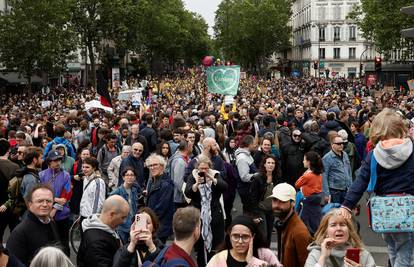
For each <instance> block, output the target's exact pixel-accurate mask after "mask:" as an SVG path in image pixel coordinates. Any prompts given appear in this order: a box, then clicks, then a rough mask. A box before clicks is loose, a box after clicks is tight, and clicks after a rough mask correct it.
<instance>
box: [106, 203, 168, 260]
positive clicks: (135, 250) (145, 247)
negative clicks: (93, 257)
mask: <svg viewBox="0 0 414 267" xmlns="http://www.w3.org/2000/svg"><path fill="white" fill-rule="evenodd" d="M159 225H160V224H159V221H158V217H157V215H155V213H154V211H152V210H151V209H150V208H148V207H144V208H142V209H140V210H139V211H138V213H137V214H136V215H135V217H134V223H133V224H132V225H131V228H130V233H129V235H130V242H129V243H128V244H125V245H124V246H122V247H121V248H120V249H119V250H118V251H117V253H116V254H115V256H114V265H113V267H135V266H139V265H138V262H140V263H143V262H145V261H151V262H152V261H154V260H155V258H156V257H157V256H158V254H159V253H160V252H161V250H162V249H163V248H164V244H163V243H162V242H161V240H159V239H158V237H157V231H158V229H159Z"/></svg>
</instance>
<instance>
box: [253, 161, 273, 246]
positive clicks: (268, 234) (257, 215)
mask: <svg viewBox="0 0 414 267" xmlns="http://www.w3.org/2000/svg"><path fill="white" fill-rule="evenodd" d="M277 165H278V162H277V160H276V158H275V157H274V156H273V155H271V154H266V155H264V157H263V160H262V162H261V163H260V166H259V167H260V168H259V172H258V173H256V174H255V175H254V176H253V178H252V182H251V184H250V191H249V195H250V198H249V199H250V204H249V205H248V209H247V211H246V213H247V214H248V215H250V216H252V218H253V221H254V222H255V223H256V224H257V225H258V230H259V231H260V233H261V234H262V235H263V237H264V238H265V239H266V244H267V246H270V242H271V238H272V229H273V221H274V216H273V211H272V199H270V198H268V197H269V196H270V195H272V190H273V186H274V185H276V184H278V183H279V182H280V177H279V176H278V175H277V173H278V172H277V169H278V167H277Z"/></svg>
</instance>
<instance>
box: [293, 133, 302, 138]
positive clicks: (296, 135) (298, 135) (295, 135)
mask: <svg viewBox="0 0 414 267" xmlns="http://www.w3.org/2000/svg"><path fill="white" fill-rule="evenodd" d="M301 136H302V135H300V134H294V135H293V137H301Z"/></svg>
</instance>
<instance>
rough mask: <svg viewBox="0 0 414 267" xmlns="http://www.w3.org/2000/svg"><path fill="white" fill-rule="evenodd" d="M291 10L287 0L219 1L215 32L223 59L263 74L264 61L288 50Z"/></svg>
mask: <svg viewBox="0 0 414 267" xmlns="http://www.w3.org/2000/svg"><path fill="white" fill-rule="evenodd" d="M290 7H291V2H290V0H242V1H238V0H224V1H222V2H221V4H220V5H219V8H218V11H217V13H216V18H215V26H214V30H215V37H216V42H217V46H219V47H220V48H221V50H222V53H223V55H224V57H225V59H226V60H232V61H236V62H237V63H239V64H241V65H243V66H245V67H248V68H252V69H256V70H258V71H259V73H261V74H263V71H264V69H265V66H266V62H267V59H268V58H269V57H270V56H271V55H272V54H273V53H275V52H280V51H283V50H285V49H287V48H288V47H289V38H290V27H289V26H288V22H289V19H290Z"/></svg>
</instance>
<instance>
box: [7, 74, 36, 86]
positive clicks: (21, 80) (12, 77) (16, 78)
mask: <svg viewBox="0 0 414 267" xmlns="http://www.w3.org/2000/svg"><path fill="white" fill-rule="evenodd" d="M0 79H4V80H6V81H7V82H9V83H11V84H26V82H27V80H26V78H25V77H23V76H22V75H20V74H19V73H17V72H0ZM42 82H43V80H42V78H40V77H39V76H37V75H33V76H32V83H42Z"/></svg>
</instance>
